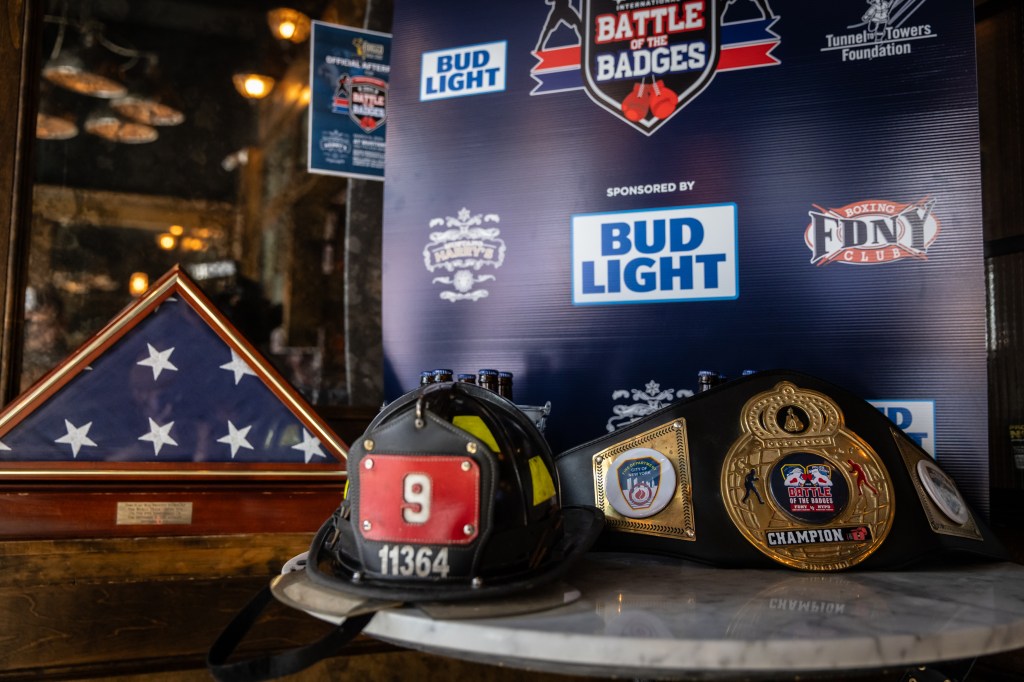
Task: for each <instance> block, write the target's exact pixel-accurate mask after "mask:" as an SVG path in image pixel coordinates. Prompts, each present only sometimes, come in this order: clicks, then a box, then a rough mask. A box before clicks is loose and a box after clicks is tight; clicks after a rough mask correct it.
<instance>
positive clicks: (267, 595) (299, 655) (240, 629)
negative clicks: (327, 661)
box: [206, 585, 374, 682]
mask: <svg viewBox="0 0 1024 682" xmlns="http://www.w3.org/2000/svg"><path fill="white" fill-rule="evenodd" d="M273 600H274V598H273V593H272V592H271V590H270V586H269V585H268V586H267V587H264V588H263V589H262V590H260V591H259V592H258V593H257V594H256V596H255V597H253V598H252V600H250V601H249V603H248V604H246V605H245V607H244V608H243V609H242V610H241V611H239V612H238V613H237V614H236V615H235V617H234V618H233V619H232V620H231V622H230V623H228V625H227V627H225V628H224V630H223V631H222V632H221V633H220V636H218V637H217V640H216V641H215V642H214V643H213V646H211V647H210V651H209V652H208V654H207V656H206V667H207V669H209V671H210V673H211V674H212V675H213V677H214V679H216V680H218V682H257V681H259V680H272V679H275V678H278V677H283V676H285V675H292V674H294V673H297V672H299V671H302V670H305V669H306V668H308V667H310V666H311V665H313V664H314V663H317V662H319V661H321V660H323V659H324V658H328V657H330V656H335V655H337V654H338V653H339V652H340V651H341V650H342V649H344V648H345V646H346V645H347V644H348V643H349V642H351V641H352V640H353V639H355V638H356V636H358V635H359V633H360V632H362V631H363V628H365V627H366V625H367V624H368V623H369V622H370V621H371V620H372V619H373V616H374V613H364V614H361V615H357V616H350V617H348V618H346V619H345V620H344V621H342V622H341V623H340V624H339V625H338V626H337V627H335V628H334V629H332V630H331V631H330V632H328V633H327V634H326V635H324V636H323V637H321V638H320V639H318V640H316V641H315V642H311V643H310V644H306V645H304V646H301V647H296V648H294V649H288V650H286V651H282V652H279V653H276V654H269V655H265V656H258V657H256V658H249V659H244V660H240V661H234V662H232V663H228V662H227V661H228V659H229V658H231V655H232V654H233V653H234V652H235V651H236V650H237V649H238V645H239V644H240V643H241V642H242V640H243V639H244V638H245V635H246V634H247V633H248V632H249V630H251V629H252V626H253V625H254V624H255V623H256V621H257V620H259V617H260V615H261V614H262V613H263V611H264V610H265V609H266V608H267V606H269V605H270V603H271V602H272V601H273Z"/></svg>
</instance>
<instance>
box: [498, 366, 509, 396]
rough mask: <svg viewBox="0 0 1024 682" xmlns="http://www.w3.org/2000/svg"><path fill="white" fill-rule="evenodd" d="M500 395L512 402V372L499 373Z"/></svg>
mask: <svg viewBox="0 0 1024 682" xmlns="http://www.w3.org/2000/svg"><path fill="white" fill-rule="evenodd" d="M498 395H500V396H501V397H502V398H505V399H506V400H512V372H498Z"/></svg>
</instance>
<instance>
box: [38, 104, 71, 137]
mask: <svg viewBox="0 0 1024 682" xmlns="http://www.w3.org/2000/svg"><path fill="white" fill-rule="evenodd" d="M77 135H78V126H77V125H75V122H74V121H70V120H68V119H66V118H64V117H62V116H55V115H53V114H47V113H44V112H42V111H40V112H39V113H38V114H36V138H37V139H40V140H70V139H71V138H73V137H77Z"/></svg>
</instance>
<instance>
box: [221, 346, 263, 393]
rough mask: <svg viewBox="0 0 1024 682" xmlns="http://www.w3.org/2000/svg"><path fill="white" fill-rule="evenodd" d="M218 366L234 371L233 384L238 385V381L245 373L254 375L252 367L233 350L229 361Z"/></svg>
mask: <svg viewBox="0 0 1024 682" xmlns="http://www.w3.org/2000/svg"><path fill="white" fill-rule="evenodd" d="M220 368H221V369H225V370H227V371H229V372H234V374H235V386H237V385H238V382H239V381H241V380H242V377H243V376H245V375H246V374H248V375H249V376H252V377H254V376H256V372H254V371H252V368H251V367H249V365H248V363H246V361H245V360H243V359H242V358H241V356H239V355H238V353H236V352H235V351H231V362H229V363H227V364H225V365H221V366H220Z"/></svg>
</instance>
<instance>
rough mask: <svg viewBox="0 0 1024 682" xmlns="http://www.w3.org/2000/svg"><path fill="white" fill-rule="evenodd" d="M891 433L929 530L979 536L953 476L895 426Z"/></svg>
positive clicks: (978, 531) (972, 537) (980, 538)
mask: <svg viewBox="0 0 1024 682" xmlns="http://www.w3.org/2000/svg"><path fill="white" fill-rule="evenodd" d="M892 437H893V439H894V440H895V441H896V445H897V446H899V449H900V454H901V455H903V462H904V463H905V464H906V465H907V472H908V473H909V474H910V480H912V481H913V482H914V489H915V490H916V491H917V496H918V497H919V498H920V500H921V508H922V509H924V515H925V516H926V517H927V518H928V524H929V525H930V526H931V527H932V530H933V531H935V532H936V533H941V534H943V535H955V536H957V537H961V538H967V539H968V540H982V539H983V538H982V536H981V531H980V530H979V529H978V524H977V523H975V522H974V516H972V515H971V510H970V508H969V507H968V506H967V503H966V502H965V501H964V498H963V497H962V496H961V495H960V491H959V490H957V487H956V484H955V483H954V482H953V479H951V478H950V477H949V476H947V475H946V474H945V473H944V472H943V471H942V470H941V469H939V467H938V465H937V464H935V462H933V461H932V459H931V457H929V456H928V454H927V453H926V452H922V451H921V450H919V449H918V448H916V447H914V446H912V445H911V444H910V441H909V440H908V439H907V437H906V436H904V435H902V434H901V433H899V432H897V431H896V429H895V428H894V429H892Z"/></svg>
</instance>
